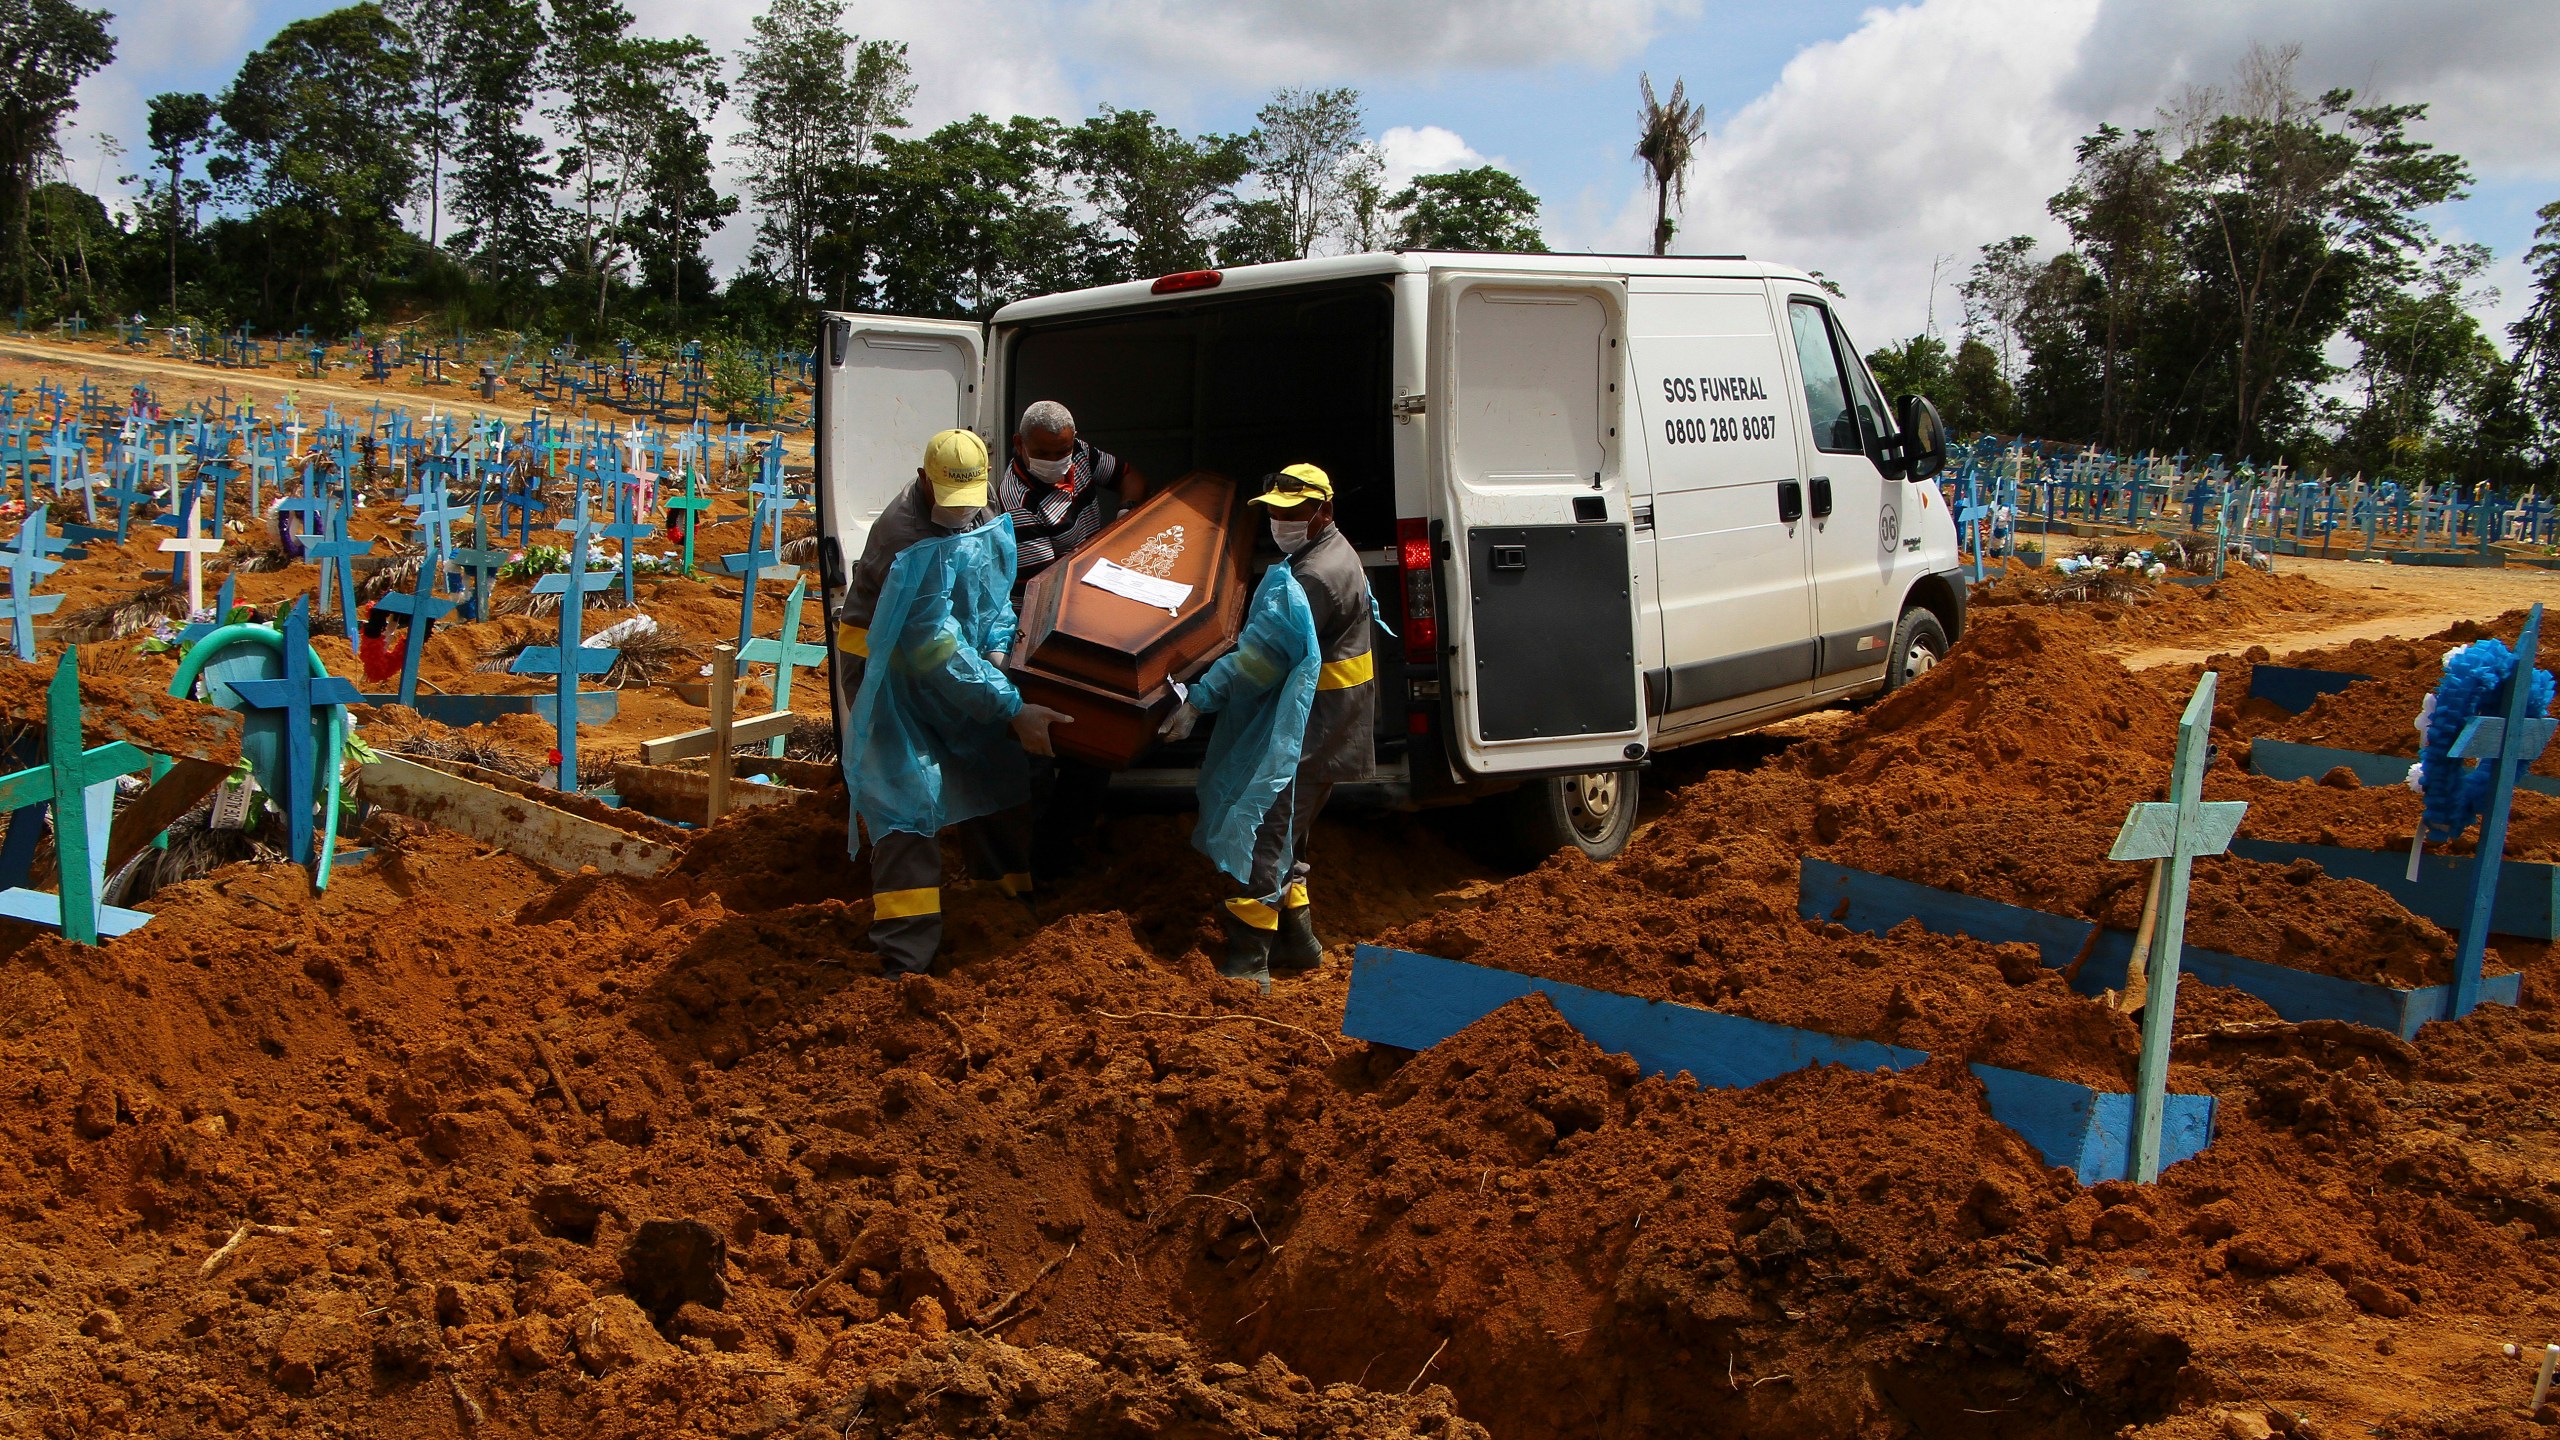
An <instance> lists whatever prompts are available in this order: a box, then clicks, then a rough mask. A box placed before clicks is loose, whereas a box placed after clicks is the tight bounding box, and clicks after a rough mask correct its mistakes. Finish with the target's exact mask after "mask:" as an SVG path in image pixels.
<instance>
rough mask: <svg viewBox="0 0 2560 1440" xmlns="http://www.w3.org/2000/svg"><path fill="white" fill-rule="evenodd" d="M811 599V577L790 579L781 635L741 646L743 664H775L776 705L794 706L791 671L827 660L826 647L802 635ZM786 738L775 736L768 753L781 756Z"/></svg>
mask: <svg viewBox="0 0 2560 1440" xmlns="http://www.w3.org/2000/svg"><path fill="white" fill-rule="evenodd" d="M808 599H809V579H808V577H807V576H805V575H804V576H801V577H799V578H798V579H795V580H793V581H792V582H791V593H790V594H789V595H788V596H786V597H784V599H783V602H782V634H781V636H780V637H779V638H776V639H771V640H768V639H765V638H763V637H761V636H759V637H757V638H756V639H753V640H750V641H748V642H747V643H746V644H744V645H741V646H739V647H738V659H739V661H740V662H741V665H742V666H744V665H771V666H773V667H774V668H773V708H774V709H776V710H788V709H790V708H791V672H792V671H793V670H794V669H796V668H798V667H800V666H803V665H809V666H817V665H824V664H826V663H827V647H826V646H824V645H811V644H808V643H806V642H804V641H802V640H801V638H800V611H801V608H802V606H804V605H805V604H807V602H808ZM782 748H783V737H782V736H780V735H776V736H774V737H773V739H772V741H771V742H770V744H769V745H768V746H767V747H766V751H765V753H767V754H769V755H771V756H773V757H774V758H775V759H777V760H779V759H781V758H782Z"/></svg>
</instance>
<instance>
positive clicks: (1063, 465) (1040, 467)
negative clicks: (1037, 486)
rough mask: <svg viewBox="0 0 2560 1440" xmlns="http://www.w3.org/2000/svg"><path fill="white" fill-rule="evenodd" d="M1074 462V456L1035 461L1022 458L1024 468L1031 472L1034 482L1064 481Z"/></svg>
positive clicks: (1028, 457) (1026, 457)
mask: <svg viewBox="0 0 2560 1440" xmlns="http://www.w3.org/2000/svg"><path fill="white" fill-rule="evenodd" d="M1074 461H1075V457H1074V456H1072V455H1061V456H1059V457H1058V458H1057V459H1055V460H1034V459H1032V458H1031V457H1030V456H1028V455H1025V456H1023V457H1022V468H1023V469H1025V470H1027V471H1029V472H1031V478H1032V479H1034V480H1049V481H1054V480H1059V479H1063V478H1064V477H1065V476H1066V473H1067V467H1068V466H1069V465H1070V464H1073V463H1074Z"/></svg>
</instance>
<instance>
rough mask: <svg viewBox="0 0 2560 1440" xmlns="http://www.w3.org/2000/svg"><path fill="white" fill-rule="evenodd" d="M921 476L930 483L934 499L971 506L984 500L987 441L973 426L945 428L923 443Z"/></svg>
mask: <svg viewBox="0 0 2560 1440" xmlns="http://www.w3.org/2000/svg"><path fill="white" fill-rule="evenodd" d="M924 478H925V479H926V480H927V481H928V482H930V483H931V484H932V486H933V503H935V504H936V505H947V506H974V505H984V504H986V503H987V442H986V441H984V440H981V439H979V438H978V433H977V432H976V431H974V430H945V431H943V432H942V433H941V434H939V435H936V436H934V437H933V438H932V439H930V440H928V441H926V442H925V443H924Z"/></svg>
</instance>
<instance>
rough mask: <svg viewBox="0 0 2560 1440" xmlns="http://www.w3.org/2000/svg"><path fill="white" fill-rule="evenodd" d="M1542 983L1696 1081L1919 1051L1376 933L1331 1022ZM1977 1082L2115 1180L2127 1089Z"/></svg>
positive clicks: (1477, 1006)
mask: <svg viewBox="0 0 2560 1440" xmlns="http://www.w3.org/2000/svg"><path fill="white" fill-rule="evenodd" d="M1529 994H1540V995H1544V996H1546V997H1547V999H1548V1001H1549V1002H1550V1003H1552V1004H1553V1005H1554V1006H1555V1007H1556V1013H1558V1014H1560V1015H1562V1016H1563V1017H1564V1018H1565V1020H1566V1021H1567V1022H1568V1023H1570V1024H1571V1025H1572V1026H1573V1028H1574V1029H1576V1030H1579V1031H1580V1032H1582V1034H1583V1035H1584V1036H1586V1037H1587V1038H1589V1039H1590V1041H1591V1042H1592V1043H1593V1044H1595V1045H1598V1046H1599V1047H1600V1048H1602V1049H1604V1050H1608V1051H1612V1052H1615V1053H1619V1054H1624V1055H1627V1056H1629V1057H1631V1058H1633V1059H1634V1060H1635V1062H1636V1063H1637V1064H1639V1065H1642V1066H1643V1067H1644V1068H1645V1069H1646V1070H1647V1071H1649V1072H1652V1073H1655V1074H1663V1075H1677V1074H1681V1073H1684V1072H1685V1073H1687V1074H1688V1075H1689V1076H1690V1077H1691V1078H1692V1079H1694V1080H1695V1081H1696V1082H1697V1083H1698V1084H1700V1085H1707V1086H1713V1087H1716V1088H1718V1089H1744V1088H1747V1087H1749V1086H1753V1085H1757V1084H1760V1083H1761V1082H1762V1081H1765V1080H1772V1079H1775V1078H1777V1077H1778V1076H1780V1075H1785V1074H1789V1073H1791V1072H1793V1071H1797V1070H1802V1069H1806V1068H1808V1067H1810V1066H1814V1065H1846V1066H1849V1067H1851V1068H1853V1069H1858V1070H1867V1071H1874V1070H1897V1071H1898V1070H1908V1069H1911V1068H1913V1067H1915V1066H1918V1065H1920V1064H1922V1063H1924V1062H1925V1061H1927V1060H1928V1058H1929V1057H1928V1055H1927V1053H1926V1052H1924V1051H1919V1050H1911V1049H1906V1048H1904V1047H1902V1046H1899V1045H1881V1044H1877V1043H1876V1042H1874V1041H1871V1040H1848V1039H1843V1038H1841V1037H1839V1036H1836V1035H1825V1034H1822V1033H1820V1032H1817V1031H1812V1030H1799V1029H1796V1028H1794V1027H1792V1026H1787V1025H1773V1024H1770V1023H1769V1022H1767V1021H1763V1020H1749V1019H1745V1018H1743V1017H1742V1016H1739V1015H1727V1014H1724V1013H1723V1012H1721V1011H1716V1010H1709V1009H1706V1008H1704V1007H1701V1006H1696V1005H1687V1004H1682V1003H1680V1002H1678V1001H1672V1000H1645V999H1640V998H1638V997H1636V996H1633V995H1621V994H1617V993H1614V992H1612V991H1607V990H1593V989H1589V988H1587V987H1585V986H1581V985H1569V984H1566V983H1565V982H1563V981H1561V980H1547V979H1543V978H1541V977H1539V976H1535V975H1523V974H1520V973H1519V972H1517V971H1513V970H1496V969H1491V968H1488V967H1486V966H1482V965H1471V964H1468V963H1467V962H1465V961H1463V960H1444V959H1442V958H1440V957H1438V956H1436V955H1417V954H1414V953H1413V952H1411V951H1407V950H1390V949H1387V948H1385V947H1383V946H1378V945H1361V946H1357V947H1355V948H1354V949H1353V951H1352V961H1351V993H1350V996H1349V998H1348V999H1347V1000H1346V1002H1345V1003H1344V1006H1343V1012H1342V1033H1343V1034H1344V1035H1346V1036H1349V1037H1350V1038H1352V1039H1355V1040H1366V1041H1369V1042H1371V1043H1373V1044H1380V1045H1397V1046H1401V1047H1403V1048H1405V1049H1408V1050H1425V1049H1429V1048H1430V1047H1431V1046H1433V1045H1437V1044H1439V1043H1440V1042H1441V1041H1443V1040H1446V1039H1448V1038H1449V1037H1450V1036H1452V1035H1454V1034H1456V1033H1458V1032H1459V1031H1460V1030H1463V1029H1465V1028H1466V1027H1467V1026H1469V1025H1472V1024H1474V1023H1475V1022H1476V1021H1478V1020H1481V1019H1483V1018H1484V1017H1485V1016H1487V1015H1489V1014H1491V1013H1493V1012H1494V1011H1495V1010H1497V1009H1499V1008H1501V1007H1502V1006H1504V1005H1506V1004H1509V1003H1510V1002H1511V1001H1514V1000H1517V999H1519V998H1520V997H1522V996H1524V995H1529ZM1970 1068H1971V1069H1972V1071H1973V1073H1974V1075H1975V1077H1976V1078H1978V1079H1980V1080H1981V1081H1982V1086H1983V1094H1984V1098H1985V1099H1986V1100H1987V1101H1988V1103H1989V1106H1990V1109H1991V1116H1992V1118H1993V1119H1995V1120H1998V1121H1999V1122H2000V1123H2001V1124H2003V1125H2006V1126H2008V1127H2009V1128H2010V1129H2012V1130H2014V1131H2016V1132H2017V1133H2018V1135H2019V1136H2020V1138H2022V1139H2024V1140H2025V1141H2026V1142H2027V1143H2028V1144H2030V1145H2032V1146H2034V1147H2035V1148H2036V1152H2037V1153H2038V1154H2040V1155H2042V1156H2043V1157H2044V1159H2045V1162H2046V1163H2047V1164H2051V1165H2057V1166H2060V1167H2062V1168H2064V1169H2067V1170H2070V1171H2071V1172H2072V1173H2073V1174H2074V1175H2076V1176H2077V1177H2078V1178H2079V1180H2080V1183H2081V1184H2083V1185H2095V1184H2097V1183H2099V1182H2101V1181H2105V1180H2122V1179H2124V1178H2126V1173H2127V1172H2126V1160H2127V1157H2128V1155H2129V1153H2130V1150H2131V1141H2132V1135H2133V1097H2132V1096H2131V1095H2121V1094H2109V1093H2104V1092H2101V1091H2097V1090H2093V1089H2091V1088H2090V1087H2088V1086H2086V1085H2077V1084H2073V1083H2071V1082H2070V1081H2067V1080H2051V1079H2047V1078H2045V1077H2044V1076H2041V1075H2029V1074H2026V1073H2025V1072H2023V1071H2018V1070H2004V1069H2002V1068H2000V1067H1999V1066H1996V1065H1974V1066H1971V1067H1970ZM2214 1112H2215V1101H2214V1098H2213V1097H2212V1096H2210V1095H2171V1096H2169V1097H2168V1105H2167V1109H2166V1114H2165V1115H2164V1117H2163V1121H2162V1133H2161V1140H2160V1155H2161V1160H2162V1163H2163V1164H2174V1163H2176V1162H2178V1161H2180V1160H2185V1159H2188V1158H2190V1157H2192V1156H2194V1155H2196V1154H2197V1153H2199V1152H2201V1151H2202V1150H2203V1149H2204V1148H2205V1146H2206V1145H2208V1144H2210V1143H2212V1140H2213V1125H2214Z"/></svg>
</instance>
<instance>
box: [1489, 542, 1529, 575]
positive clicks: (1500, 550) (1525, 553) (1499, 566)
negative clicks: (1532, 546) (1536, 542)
mask: <svg viewBox="0 0 2560 1440" xmlns="http://www.w3.org/2000/svg"><path fill="white" fill-rule="evenodd" d="M1493 568H1494V569H1496V570H1526V569H1528V568H1529V547H1528V546H1526V545H1496V546H1494V547H1493Z"/></svg>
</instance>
